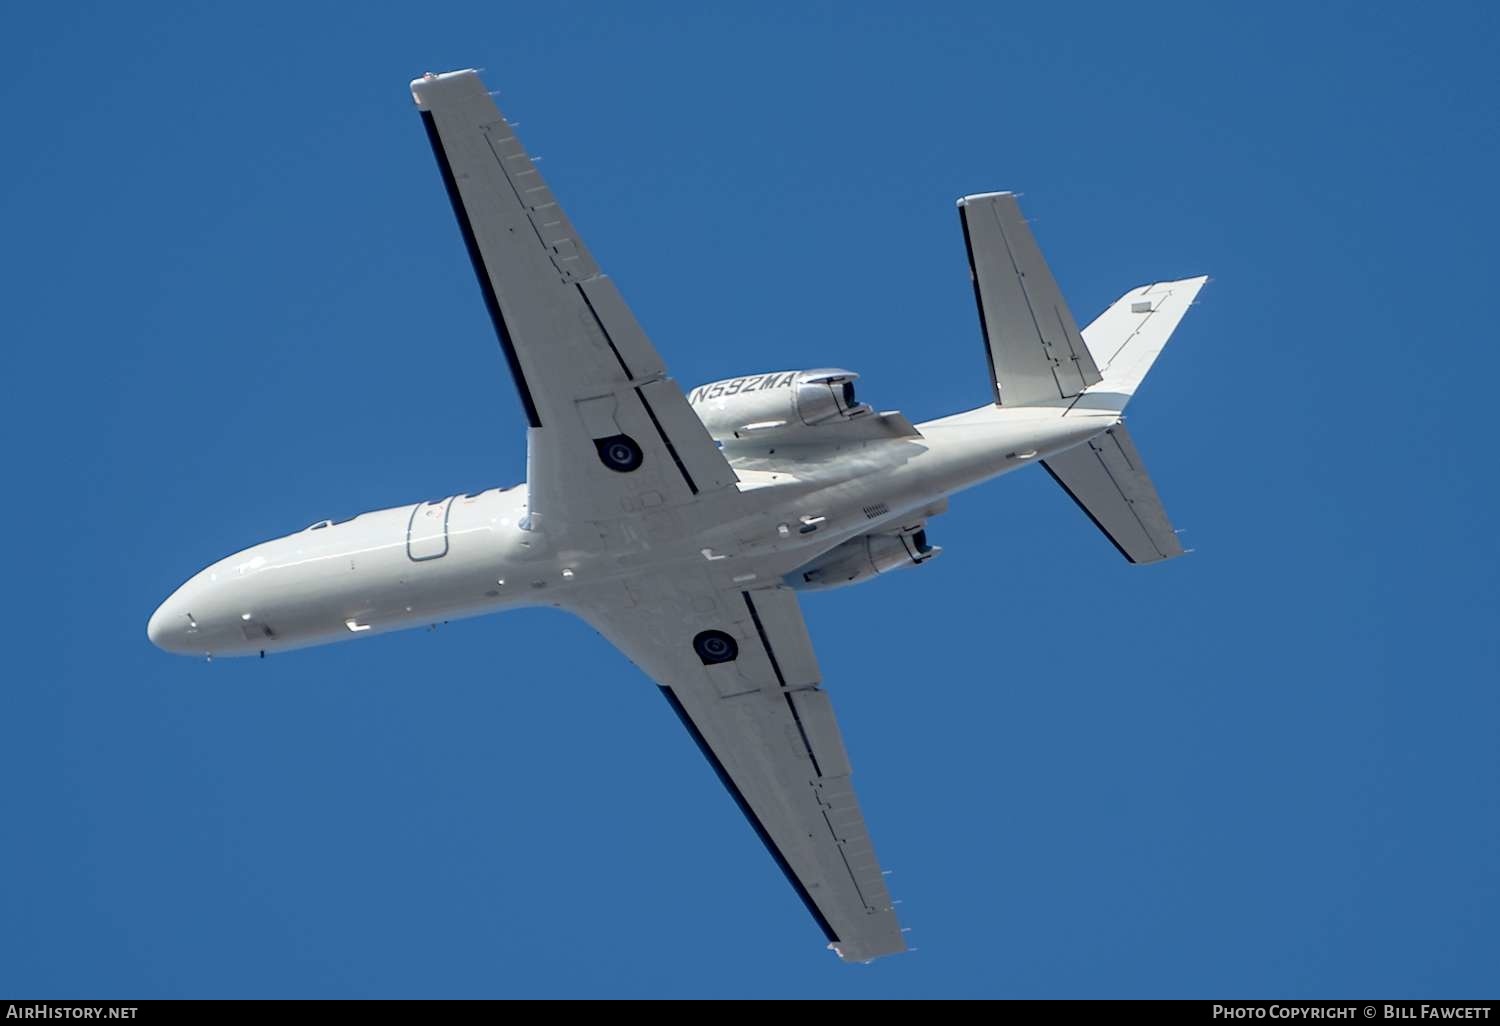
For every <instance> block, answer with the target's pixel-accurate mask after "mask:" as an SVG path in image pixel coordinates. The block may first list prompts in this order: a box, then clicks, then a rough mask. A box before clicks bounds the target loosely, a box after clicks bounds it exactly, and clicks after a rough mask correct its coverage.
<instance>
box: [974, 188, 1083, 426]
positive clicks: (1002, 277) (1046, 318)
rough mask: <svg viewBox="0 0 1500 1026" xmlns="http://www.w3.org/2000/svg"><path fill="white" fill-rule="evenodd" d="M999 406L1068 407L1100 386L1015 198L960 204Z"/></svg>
mask: <svg viewBox="0 0 1500 1026" xmlns="http://www.w3.org/2000/svg"><path fill="white" fill-rule="evenodd" d="M958 216H959V220H960V221H961V222H962V224H963V229H964V245H965V246H967V247H968V250H969V272H970V274H971V275H972V277H973V279H974V300H975V302H976V303H978V305H979V325H980V327H981V328H982V329H983V331H984V340H985V345H986V347H987V348H988V353H989V358H990V380H991V384H993V385H994V387H995V402H997V403H1002V404H1004V405H1006V406H1026V405H1028V404H1032V403H1045V402H1052V401H1055V400H1058V399H1068V398H1071V397H1072V396H1075V395H1077V394H1078V393H1079V392H1082V391H1083V390H1084V389H1085V388H1087V387H1088V386H1090V385H1092V384H1094V383H1095V382H1097V381H1098V380H1099V369H1098V368H1097V367H1096V366H1094V355H1093V354H1091V353H1090V352H1089V347H1088V346H1087V345H1085V344H1084V340H1083V336H1082V334H1081V333H1080V332H1079V330H1078V325H1077V324H1076V323H1074V321H1073V314H1072V313H1071V312H1070V311H1069V310H1068V304H1067V303H1066V302H1065V301H1064V300H1063V297H1062V292H1061V290H1059V289H1058V287H1057V281H1056V280H1055V279H1054V278H1053V277H1052V271H1051V270H1050V269H1049V268H1048V267H1047V261H1046V260H1045V259H1044V258H1043V257H1042V251H1041V249H1039V248H1038V247H1037V244H1036V239H1035V238H1034V237H1033V236H1032V234H1031V228H1030V226H1028V225H1027V224H1026V219H1025V218H1024V217H1022V216H1021V207H1020V204H1018V203H1017V202H1016V197H1015V194H1014V193H1009V192H990V193H985V194H983V195H980V196H965V197H963V198H962V199H960V200H959V201H958Z"/></svg>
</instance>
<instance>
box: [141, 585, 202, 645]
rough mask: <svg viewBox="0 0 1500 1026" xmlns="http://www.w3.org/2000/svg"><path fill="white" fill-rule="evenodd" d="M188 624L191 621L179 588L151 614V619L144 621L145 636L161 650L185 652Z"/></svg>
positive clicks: (189, 624) (190, 624)
mask: <svg viewBox="0 0 1500 1026" xmlns="http://www.w3.org/2000/svg"><path fill="white" fill-rule="evenodd" d="M190 626H192V623H191V621H190V620H189V619H188V613H187V609H186V607H185V606H184V604H183V602H182V589H180V588H179V589H178V590H177V591H175V592H173V593H172V595H171V596H170V597H169V598H168V599H167V600H166V601H165V602H163V603H162V604H161V605H160V606H158V607H157V608H156V612H154V613H152V614H151V619H150V620H148V621H147V622H146V637H147V638H149V639H150V641H151V644H153V645H155V646H156V647H157V648H159V649H161V650H162V651H163V652H187V651H189V649H188V647H187V646H188V628H189V627H190Z"/></svg>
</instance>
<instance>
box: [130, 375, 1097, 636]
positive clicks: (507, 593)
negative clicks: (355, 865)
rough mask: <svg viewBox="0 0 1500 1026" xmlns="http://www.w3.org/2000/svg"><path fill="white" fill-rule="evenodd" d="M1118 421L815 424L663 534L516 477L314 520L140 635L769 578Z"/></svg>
mask: <svg viewBox="0 0 1500 1026" xmlns="http://www.w3.org/2000/svg"><path fill="white" fill-rule="evenodd" d="M1117 419H1118V416H1117V414H1116V413H1114V412H1113V411H1099V412H1092V411H1089V410H1083V409H1077V408H1070V407H1069V406H1068V404H1066V403H1059V404H1058V405H1056V406H1055V407H1038V406H1029V407H1022V408H1016V409H1007V408H1004V407H997V406H986V407H982V408H980V409H977V410H972V411H970V412H968V413H963V414H958V415H956V416H953V417H947V418H943V419H941V420H935V421H931V422H928V423H925V424H921V425H918V430H919V431H920V433H921V436H920V437H911V438H895V439H887V440H876V441H861V442H855V443H850V444H836V443H830V444H820V443H819V442H818V441H817V432H816V429H812V430H810V431H809V432H808V433H807V434H808V440H807V442H805V443H803V444H798V445H791V446H785V445H783V446H781V447H779V448H777V449H776V450H775V452H774V453H768V452H758V451H756V450H753V449H749V448H744V449H740V450H736V449H733V448H730V449H726V450H725V454H726V456H729V457H730V462H731V465H732V466H733V467H734V469H735V470H736V472H737V473H738V474H739V475H740V478H741V484H740V495H739V496H736V498H749V499H750V500H752V501H750V502H740V503H737V504H736V506H735V512H734V514H733V515H731V516H729V517H727V518H726V519H725V520H724V521H722V522H721V523H718V524H717V525H716V526H715V527H714V528H713V529H712V530H710V531H707V532H700V533H697V534H692V533H683V532H674V531H672V529H671V528H672V524H671V517H672V512H671V510H670V508H666V509H663V510H660V511H658V512H655V513H648V514H646V515H644V516H643V517H641V518H639V519H640V521H642V523H641V524H640V525H638V526H639V527H640V529H639V530H632V531H621V532H617V533H615V534H611V535H610V536H608V537H605V538H601V536H600V534H599V531H598V529H597V527H596V526H594V525H586V524H573V523H569V522H567V520H566V518H559V517H558V516H556V515H553V516H549V517H547V518H546V519H545V520H543V521H541V522H536V523H534V522H532V521H531V520H530V519H529V508H528V490H527V486H526V485H525V484H520V485H516V486H514V487H511V488H493V489H490V490H488V491H484V492H478V493H472V494H467V495H457V496H453V497H451V498H446V499H439V500H435V501H423V502H418V503H415V504H408V505H404V506H398V507H395V508H391V509H382V510H375V511H373V512H368V513H362V514H360V515H358V516H356V517H353V518H350V519H348V520H345V521H341V522H329V521H323V522H321V523H318V524H314V525H312V526H311V527H309V528H306V529H304V530H302V531H298V532H297V533H295V534H290V535H287V536H285V537H282V538H275V539H272V540H270V541H266V542H262V543H260V544H258V545H254V546H251V547H250V548H248V549H244V550H243V551H240V552H236V553H235V554H233V555H231V556H228V557H226V558H224V559H221V560H219V561H218V562H216V563H214V564H212V565H211V566H208V567H206V568H205V569H204V570H202V571H200V572H199V573H197V574H196V575H194V576H193V577H192V578H191V579H189V580H188V581H187V582H186V583H184V584H183V585H182V586H181V587H180V588H178V589H177V591H176V592H174V593H173V594H172V595H171V597H169V598H168V599H167V600H166V601H165V602H163V603H162V605H161V607H160V608H159V609H157V611H156V612H155V614H154V615H153V616H152V617H151V620H150V623H149V626H148V629H147V633H148V635H149V637H150V639H151V641H152V642H153V643H155V644H156V645H158V646H159V647H161V648H164V649H166V650H168V651H172V652H178V653H182V654H185V655H205V656H232V655H256V654H264V653H271V652H280V651H285V650H287V649H292V648H300V647H305V646H309V645H318V644H324V643H328V642H334V641H342V640H348V639H351V638H360V637H368V636H372V635H375V634H380V633H385V632H387V631H393V630H400V629H403V628H408V627H418V626H425V625H430V624H434V623H439V622H443V621H447V620H454V619H459V618H462V617H469V616H478V615H480V614H484V613H491V612H498V611H501V610H505V609H512V608H518V607H522V606H543V605H545V606H556V607H560V608H563V609H570V608H574V607H575V606H576V605H577V604H578V600H579V599H580V598H581V597H583V596H584V595H585V594H587V593H589V592H591V591H594V590H597V589H600V588H606V587H612V586H613V587H618V586H619V584H620V582H621V581H623V580H628V579H630V578H631V577H633V576H637V575H643V574H650V573H653V572H657V571H660V570H663V569H665V568H666V567H668V566H669V565H671V564H674V563H678V562H680V561H704V560H728V561H729V562H726V563H724V564H723V565H722V567H721V568H720V569H723V570H727V571H729V572H731V573H733V574H734V579H735V580H736V581H743V582H746V583H748V582H750V581H756V580H759V581H762V582H763V581H766V580H774V579H775V578H777V577H781V576H784V575H791V574H794V573H795V572H796V571H797V570H798V568H799V567H804V566H806V565H808V564H809V563H810V562H811V561H813V560H815V559H817V558H818V557H819V556H821V555H822V554H823V553H826V552H828V551H829V550H831V549H833V548H835V547H836V546H838V545H840V544H841V543H843V542H846V541H848V540H849V539H852V538H858V537H860V536H863V535H867V534H872V533H877V532H881V531H889V530H892V529H895V528H899V527H900V526H901V525H903V524H908V523H911V522H912V521H914V520H916V521H921V520H925V518H926V516H928V515H930V514H932V513H936V512H938V511H939V510H940V508H941V507H942V504H943V500H945V499H946V498H947V497H948V496H949V495H952V494H954V493H955V492H958V491H960V490H962V489H964V488H967V487H970V486H972V485H975V484H978V483H980V482H982V481H985V480H987V479H989V478H993V477H996V476H999V475H1001V474H1004V473H1007V472H1009V471H1011V470H1015V469H1018V468H1020V467H1023V466H1026V465H1027V464H1028V463H1031V462H1035V461H1036V460H1038V459H1042V458H1045V457H1046V456H1048V455H1050V454H1052V453H1056V452H1060V451H1062V450H1065V449H1068V448H1071V447H1072V446H1074V445H1077V444H1079V443H1080V442H1083V441H1085V440H1086V439H1088V438H1090V437H1092V436H1094V435H1096V434H1098V433H1100V432H1102V431H1103V430H1105V429H1106V428H1108V427H1109V426H1111V425H1112V424H1114V423H1115V422H1116V421H1117ZM747 507H748V510H747ZM872 511H873V512H872ZM652 518H657V519H659V520H660V523H659V524H657V525H655V527H657V528H659V529H653V525H652V524H651V523H649V521H651V520H652Z"/></svg>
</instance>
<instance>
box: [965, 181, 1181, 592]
mask: <svg viewBox="0 0 1500 1026" xmlns="http://www.w3.org/2000/svg"><path fill="white" fill-rule="evenodd" d="M958 213H959V220H960V222H961V223H962V226H963V231H964V244H965V245H966V246H967V248H968V252H969V270H970V274H971V276H972V278H973V282H974V299H975V302H976V304H977V305H978V307H979V322H980V328H981V329H982V331H983V332H984V337H985V349H986V355H987V356H988V358H989V364H990V379H991V382H992V383H993V385H994V388H995V402H996V404H998V405H1001V406H1040V405H1046V406H1051V407H1056V406H1058V405H1064V406H1065V407H1066V408H1067V409H1068V410H1070V411H1071V410H1073V409H1078V410H1080V411H1082V410H1088V411H1090V412H1092V413H1096V414H1097V413H1100V412H1104V413H1113V414H1115V416H1116V418H1117V419H1116V420H1115V423H1114V424H1113V426H1111V427H1110V428H1108V429H1107V430H1105V431H1104V432H1102V433H1100V434H1098V435H1096V436H1095V437H1094V438H1092V439H1090V440H1089V441H1087V442H1084V443H1083V444H1081V445H1079V446H1076V447H1074V448H1072V449H1069V450H1067V451H1066V452H1063V453H1061V454H1059V455H1056V456H1052V457H1049V458H1048V459H1046V460H1044V461H1043V463H1042V466H1044V467H1045V468H1046V469H1047V473H1049V474H1051V475H1052V478H1053V480H1055V481H1056V482H1057V483H1058V484H1059V485H1061V486H1062V488H1063V490H1064V491H1065V492H1067V493H1068V496H1069V497H1070V498H1071V499H1072V500H1073V501H1074V502H1076V503H1077V504H1078V506H1079V508H1081V509H1082V510H1083V512H1084V513H1085V514H1087V516H1088V518H1089V519H1090V520H1092V521H1093V522H1094V526H1096V527H1098V528H1099V530H1100V531H1102V532H1103V533H1104V535H1105V537H1107V538H1108V539H1109V540H1110V542H1112V543H1113V544H1114V546H1115V548H1116V549H1118V550H1119V551H1120V554H1121V555H1123V556H1124V557H1125V558H1126V559H1128V560H1130V562H1132V563H1157V562H1160V561H1162V560H1164V559H1171V558H1172V557H1174V556H1180V555H1182V554H1183V552H1184V549H1183V548H1182V545H1181V543H1180V542H1179V541H1178V538H1177V533H1176V531H1174V530H1173V528H1172V523H1171V521H1170V520H1168V518H1167V513H1166V510H1165V509H1164V508H1163V507H1162V503H1161V497H1160V496H1159V495H1157V492H1156V486H1155V485H1153V484H1152V482H1151V478H1150V476H1149V475H1148V474H1147V473H1146V467H1145V464H1144V463H1143V462H1142V461H1141V456H1140V453H1139V452H1138V451H1137V450H1136V447H1135V443H1134V442H1133V441H1132V440H1131V438H1130V434H1129V432H1128V431H1126V429H1125V424H1124V421H1123V418H1122V416H1121V415H1122V414H1123V413H1124V410H1125V406H1126V405H1127V404H1128V403H1129V402H1130V400H1131V397H1133V396H1134V395H1135V392H1136V389H1137V388H1139V387H1140V384H1141V382H1142V381H1143V380H1144V379H1145V377H1146V373H1147V372H1148V371H1149V370H1150V369H1151V365H1152V364H1153V363H1155V362H1156V358H1157V357H1158V356H1160V355H1161V351H1162V349H1163V348H1164V347H1165V346H1166V344H1167V339H1168V338H1170V337H1171V335H1172V332H1173V331H1174V330H1176V328H1177V325H1178V323H1179V322H1181V320H1182V317H1183V314H1185V313H1187V308H1188V307H1189V306H1191V305H1192V303H1193V299H1194V297H1195V296H1197V294H1198V290H1199V289H1201V288H1202V287H1203V285H1204V283H1205V282H1207V281H1208V279H1207V278H1206V277H1199V278H1186V279H1183V280H1182V281H1168V282H1157V283H1156V284H1154V285H1143V286H1141V287H1140V288H1136V289H1132V290H1130V291H1129V292H1127V293H1125V295H1124V296H1122V297H1120V299H1119V300H1118V301H1117V302H1116V303H1115V304H1114V305H1112V306H1111V307H1110V308H1109V309H1108V310H1105V311H1104V313H1102V314H1100V315H1099V316H1098V318H1096V319H1095V320H1094V322H1093V323H1092V324H1090V325H1089V326H1088V327H1087V328H1084V329H1083V330H1082V331H1079V330H1078V327H1077V324H1076V322H1075V321H1074V320H1073V315H1072V313H1071V312H1070V311H1069V309H1068V305H1067V303H1066V301H1064V299H1063V297H1062V292H1061V290H1059V289H1058V287H1057V281H1056V280H1055V279H1054V278H1053V276H1052V271H1051V270H1050V269H1049V268H1048V267H1047V262H1046V260H1045V259H1044V258H1043V257H1042V252H1041V249H1040V248H1039V247H1038V246H1037V244H1036V239H1035V238H1034V237H1033V236H1032V233H1031V228H1030V226H1029V225H1028V224H1027V223H1026V220H1025V219H1024V218H1023V217H1022V216H1021V208H1020V205H1019V204H1018V203H1017V202H1016V197H1015V194H1014V193H1009V192H991V193H984V194H981V195H976V196H965V197H963V198H962V199H960V200H959V201H958ZM1066 415H1067V414H1066V413H1065V414H1064V416H1066Z"/></svg>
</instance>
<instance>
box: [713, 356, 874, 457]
mask: <svg viewBox="0 0 1500 1026" xmlns="http://www.w3.org/2000/svg"><path fill="white" fill-rule="evenodd" d="M857 377H859V375H858V374H855V373H854V372H853V371H846V370H839V369H837V368H833V369H824V370H803V371H777V372H776V373H774V374H751V375H748V376H746V377H741V378H729V379H727V380H724V381H715V382H713V383H712V384H708V385H699V386H698V387H697V388H695V389H693V390H692V391H691V392H689V393H688V402H689V403H691V404H692V407H693V412H694V413H696V414H697V415H698V419H699V420H701V421H703V426H704V427H706V428H708V433H709V435H711V436H712V437H713V439H714V440H715V441H717V442H722V443H724V444H725V445H730V444H733V443H735V442H755V443H759V442H762V441H789V440H795V439H796V437H797V436H799V435H802V434H804V433H806V432H808V431H809V429H815V428H817V427H820V426H822V425H825V424H833V423H837V422H840V421H845V420H853V419H855V418H856V417H863V416H866V415H867V414H870V413H872V412H874V411H872V410H871V409H870V407H869V406H867V405H865V404H864V403H861V402H859V401H858V400H857V399H855V398H854V379H855V378H857Z"/></svg>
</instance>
